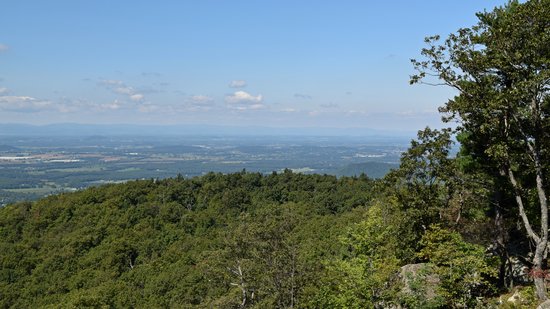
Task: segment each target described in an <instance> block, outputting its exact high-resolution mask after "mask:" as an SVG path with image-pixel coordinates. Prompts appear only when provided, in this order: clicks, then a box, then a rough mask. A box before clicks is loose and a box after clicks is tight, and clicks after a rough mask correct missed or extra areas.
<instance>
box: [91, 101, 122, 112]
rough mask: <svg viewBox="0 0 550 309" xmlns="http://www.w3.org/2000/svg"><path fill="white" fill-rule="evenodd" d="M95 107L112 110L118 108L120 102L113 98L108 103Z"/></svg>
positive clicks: (101, 109)
mask: <svg viewBox="0 0 550 309" xmlns="http://www.w3.org/2000/svg"><path fill="white" fill-rule="evenodd" d="M97 107H98V108H99V110H100V111H114V110H117V109H120V108H121V107H122V104H121V103H120V102H119V101H118V100H114V101H113V102H110V103H104V104H99V105H98V106H97Z"/></svg>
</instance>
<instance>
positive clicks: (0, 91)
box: [0, 87, 10, 95]
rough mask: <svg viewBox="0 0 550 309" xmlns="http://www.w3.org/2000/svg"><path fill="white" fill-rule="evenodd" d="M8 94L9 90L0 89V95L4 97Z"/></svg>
mask: <svg viewBox="0 0 550 309" xmlns="http://www.w3.org/2000/svg"><path fill="white" fill-rule="evenodd" d="M8 93H10V90H9V89H8V88H6V87H0V95H6V94H8Z"/></svg>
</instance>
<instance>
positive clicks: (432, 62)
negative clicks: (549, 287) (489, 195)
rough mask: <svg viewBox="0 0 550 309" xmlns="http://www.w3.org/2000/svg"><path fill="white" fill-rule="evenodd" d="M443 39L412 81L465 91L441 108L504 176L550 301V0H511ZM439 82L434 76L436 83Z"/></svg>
mask: <svg viewBox="0 0 550 309" xmlns="http://www.w3.org/2000/svg"><path fill="white" fill-rule="evenodd" d="M477 17H478V19H479V22H478V23H477V24H476V25H474V26H472V27H470V28H463V29H460V30H458V32H457V33H454V34H451V35H449V37H448V38H447V39H446V40H445V41H444V42H441V41H440V37H439V36H433V37H428V38H426V43H427V44H428V47H427V48H424V49H423V50H422V55H423V56H424V57H425V58H424V59H422V60H420V61H419V60H412V62H413V65H414V66H415V68H416V69H417V70H418V74H416V75H414V76H412V78H411V83H426V84H431V85H439V84H442V85H447V86H450V87H452V88H454V89H455V90H457V92H458V94H457V95H456V96H455V97H454V98H453V99H450V100H449V101H448V102H447V103H446V104H445V105H444V106H443V107H441V108H440V111H441V112H444V113H446V115H445V117H444V120H446V121H456V122H457V123H458V126H459V130H460V131H463V132H467V133H468V138H469V139H470V140H469V141H468V142H469V143H470V144H475V145H478V146H480V147H477V149H482V151H481V152H479V153H477V154H476V155H477V156H480V157H483V158H484V159H485V162H489V164H490V165H491V166H492V167H493V168H495V169H496V170H498V171H499V173H500V175H501V176H502V177H505V178H506V179H507V181H508V183H509V185H510V188H511V190H512V192H513V195H514V196H515V203H516V206H517V210H518V214H519V216H520V217H521V221H522V222H523V227H524V229H525V232H526V236H527V237H528V238H529V239H530V240H531V241H532V242H533V244H534V247H535V252H534V254H533V259H532V263H533V269H532V272H531V273H532V274H533V277H534V282H535V286H536V291H537V296H538V298H539V299H541V300H544V299H547V295H546V286H545V284H544V276H545V274H546V271H545V270H544V268H545V265H544V264H545V260H546V257H547V253H548V201H547V200H548V167H549V166H548V162H550V161H549V160H548V159H549V156H550V139H549V134H550V121H549V117H550V95H549V94H550V0H531V1H526V2H524V3H520V2H519V1H510V2H509V3H508V4H506V5H505V6H502V7H497V8H495V9H494V10H492V11H491V12H483V13H478V14H477ZM434 80H435V81H434Z"/></svg>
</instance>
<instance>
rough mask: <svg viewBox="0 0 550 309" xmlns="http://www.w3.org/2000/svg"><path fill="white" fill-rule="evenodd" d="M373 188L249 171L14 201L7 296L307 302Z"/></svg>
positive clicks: (70, 301)
mask: <svg viewBox="0 0 550 309" xmlns="http://www.w3.org/2000/svg"><path fill="white" fill-rule="evenodd" d="M373 189H374V183H373V182H372V181H371V180H369V179H367V178H341V179H336V178H335V177H333V176H320V175H308V176H306V175H301V174H293V173H292V172H290V171H286V172H284V173H280V174H273V175H269V176H262V175H261V174H251V173H244V172H243V173H237V174H230V175H222V174H208V175H206V176H203V177H200V178H194V179H191V180H186V179H183V178H176V179H167V180H161V181H153V180H144V181H134V182H129V183H126V184H119V185H110V186H104V187H100V188H91V189H88V190H85V191H82V192H78V193H74V194H73V193H71V194H62V195H58V196H51V197H48V198H45V199H42V200H40V201H37V202H35V203H32V204H31V203H20V204H15V205H10V206H7V207H5V208H4V209H1V213H0V231H1V232H0V242H1V245H0V246H1V248H0V252H2V260H1V263H2V264H1V265H2V267H1V275H0V280H1V281H0V282H1V285H0V295H1V296H2V297H0V302H1V304H2V305H1V306H2V307H10V306H13V307H18V308H33V307H38V306H48V305H49V306H51V307H52V308H53V307H56V308H57V307H58V306H59V305H60V304H63V305H64V306H67V307H83V306H92V307H97V306H105V305H106V306H115V307H143V308H151V307H159V306H161V307H174V306H176V307H183V308H189V307H193V306H197V307H209V306H213V307H215V308H219V307H233V306H235V307H238V304H241V303H243V304H245V305H246V306H248V305H255V306H257V307H258V308H265V307H291V306H303V305H306V304H307V303H308V301H309V300H310V299H312V297H313V295H315V294H316V293H317V291H318V290H319V288H320V284H321V283H320V280H321V278H322V277H323V276H324V273H323V272H324V264H323V261H325V260H329V259H330V257H332V256H340V255H342V254H343V253H344V251H345V249H346V246H345V245H344V244H342V243H341V242H340V241H339V237H340V235H341V234H342V233H341V231H344V230H345V228H346V226H348V225H350V224H352V223H354V222H359V221H360V220H361V218H363V217H364V214H365V210H364V206H365V205H367V204H368V203H369V201H370V200H371V199H372V197H373V194H374V193H373Z"/></svg>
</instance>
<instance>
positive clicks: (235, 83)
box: [229, 80, 247, 88]
mask: <svg viewBox="0 0 550 309" xmlns="http://www.w3.org/2000/svg"><path fill="white" fill-rule="evenodd" d="M246 85H247V84H246V81H244V80H232V81H231V82H230V83H229V87H231V88H244V87H246Z"/></svg>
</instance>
